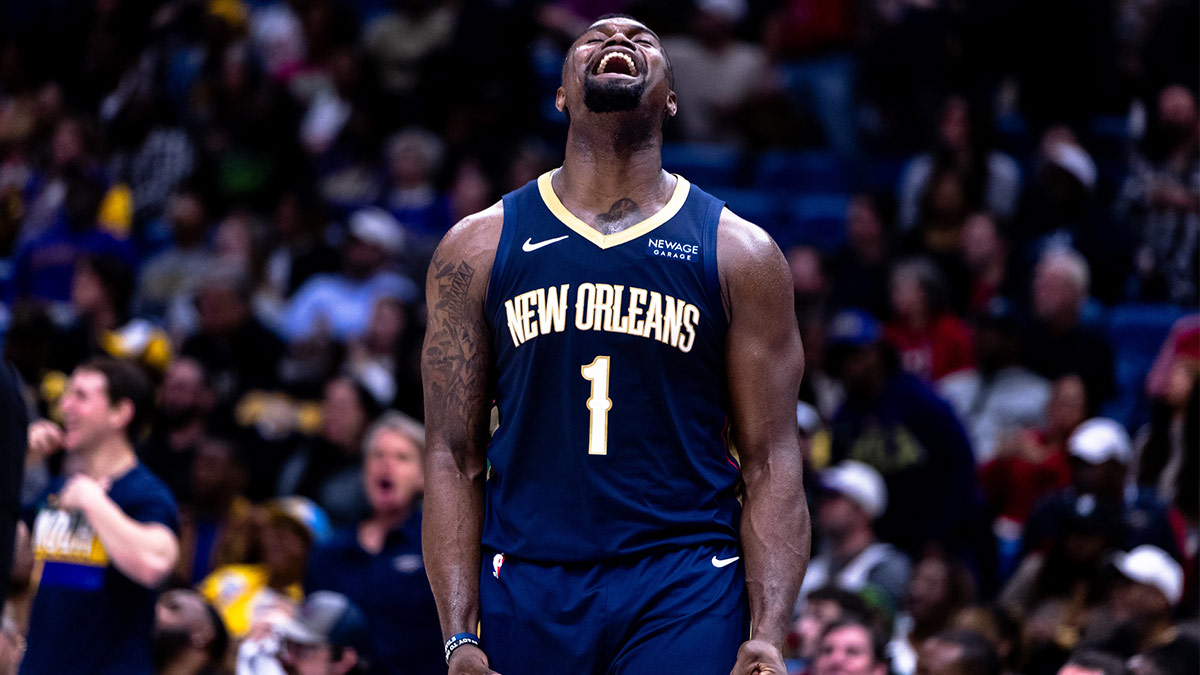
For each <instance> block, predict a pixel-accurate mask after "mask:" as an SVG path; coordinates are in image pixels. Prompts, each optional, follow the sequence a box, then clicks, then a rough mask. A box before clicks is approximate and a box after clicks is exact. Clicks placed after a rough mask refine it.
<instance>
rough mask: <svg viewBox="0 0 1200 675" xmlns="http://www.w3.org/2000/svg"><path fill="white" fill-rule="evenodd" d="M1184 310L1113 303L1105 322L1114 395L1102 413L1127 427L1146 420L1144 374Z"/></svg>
mask: <svg viewBox="0 0 1200 675" xmlns="http://www.w3.org/2000/svg"><path fill="white" fill-rule="evenodd" d="M1187 313H1188V312H1187V310H1185V309H1183V308H1180V307H1177V306H1175V305H1117V306H1116V307H1113V308H1112V309H1111V310H1109V312H1108V316H1107V321H1106V324H1107V333H1108V339H1109V341H1110V342H1111V343H1112V348H1113V356H1114V363H1113V369H1114V371H1115V375H1116V381H1117V396H1116V398H1115V400H1113V401H1112V402H1110V403H1109V404H1108V405H1106V406H1105V408H1104V411H1103V412H1104V414H1106V415H1108V416H1109V417H1112V418H1113V419H1116V420H1118V421H1120V422H1122V423H1124V424H1125V425H1127V426H1128V427H1130V429H1131V430H1136V428H1137V427H1138V426H1140V425H1141V424H1142V423H1144V422H1145V421H1146V420H1147V419H1148V412H1149V411H1148V406H1147V402H1146V400H1145V396H1144V395H1143V391H1144V390H1145V382H1146V374H1147V373H1148V372H1150V366H1152V365H1153V364H1154V358H1155V357H1156V356H1157V355H1158V351H1159V349H1160V348H1161V347H1162V344H1163V341H1164V340H1166V339H1167V335H1169V334H1170V332H1171V326H1173V325H1174V324H1175V322H1176V321H1178V320H1179V319H1180V318H1181V317H1183V316H1184V315H1186V314H1187Z"/></svg>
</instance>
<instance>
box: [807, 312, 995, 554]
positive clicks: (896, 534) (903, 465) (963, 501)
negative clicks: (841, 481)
mask: <svg viewBox="0 0 1200 675" xmlns="http://www.w3.org/2000/svg"><path fill="white" fill-rule="evenodd" d="M882 338H883V335H882V329H881V327H880V325H879V323H878V322H877V321H876V320H875V319H874V318H872V317H871V316H870V315H868V314H866V313H864V312H852V311H846V312H841V313H839V314H837V315H836V316H834V318H833V320H832V322H831V324H830V329H829V334H828V343H829V344H828V349H829V359H828V360H829V370H830V372H831V373H832V374H834V375H835V376H836V377H838V379H840V380H842V382H843V383H844V384H845V386H846V394H847V398H846V402H845V403H844V404H843V405H842V407H841V409H839V410H838V412H837V414H836V415H835V416H834V419H833V425H832V426H833V453H832V457H833V460H834V461H835V462H838V461H841V460H843V459H854V460H857V461H860V462H862V463H864V464H867V465H869V466H871V467H873V468H874V469H875V470H876V471H878V472H879V473H880V474H882V475H883V478H884V482H885V483H886V485H887V491H888V504H889V506H888V509H887V510H886V511H885V512H884V514H883V516H881V517H880V518H879V520H878V521H877V522H876V525H875V528H876V533H877V534H878V535H879V538H880V539H882V540H883V541H887V542H890V543H892V544H895V545H896V546H897V547H899V548H900V549H901V550H904V551H905V552H907V553H910V554H912V553H914V552H916V551H918V550H919V549H920V547H921V545H922V544H924V543H926V542H930V541H953V542H954V543H955V545H958V546H969V544H968V543H967V542H968V540H967V539H966V538H964V537H962V536H959V535H956V534H955V533H960V532H962V529H963V528H964V527H966V526H967V523H969V522H971V519H972V518H975V517H976V516H977V512H978V503H977V495H976V493H975V489H974V480H973V478H972V477H973V475H974V465H973V462H972V458H971V447H970V444H969V443H968V441H967V437H966V433H965V432H964V431H963V428H962V426H961V425H960V424H959V422H958V420H957V419H956V418H955V416H954V412H953V411H952V410H951V409H950V406H949V405H948V404H946V403H945V402H944V401H942V400H941V399H940V398H938V397H937V395H936V394H934V393H933V391H932V390H930V389H929V387H928V386H926V385H925V384H923V383H922V382H920V381H919V380H918V379H917V378H916V377H914V376H912V375H910V374H908V373H905V372H902V371H900V369H899V368H898V365H897V364H896V363H895V357H894V356H889V352H890V350H889V349H888V348H887V347H886V346H885V345H884V344H883V342H882Z"/></svg>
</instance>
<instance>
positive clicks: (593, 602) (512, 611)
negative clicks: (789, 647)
mask: <svg viewBox="0 0 1200 675" xmlns="http://www.w3.org/2000/svg"><path fill="white" fill-rule="evenodd" d="M738 555H739V554H738V551H737V549H735V548H733V547H729V548H725V549H722V548H692V549H684V550H680V551H670V552H667V553H658V554H653V555H649V556H645V557H641V558H635V559H632V560H624V561H617V562H607V563H601V564H594V565H592V564H589V565H569V566H563V565H545V564H541V563H534V562H529V561H524V560H518V559H515V558H511V557H509V558H505V559H503V561H500V560H499V559H498V558H497V557H496V556H495V554H493V553H490V552H486V551H485V556H484V560H483V570H482V573H481V577H480V584H479V601H480V615H481V619H480V639H481V641H482V643H483V649H484V651H485V652H486V653H487V655H488V659H489V661H490V662H491V666H492V668H493V669H494V670H496V671H497V672H499V673H500V674H501V675H525V674H534V673H536V674H541V673H571V674H572V675H588V674H591V675H641V674H643V673H656V674H661V673H681V672H687V673H689V675H707V674H710V673H711V675H728V673H729V671H730V670H731V669H732V668H733V664H734V661H736V660H737V651H738V647H739V646H741V644H742V642H743V641H745V640H746V638H747V636H748V634H749V626H750V609H749V605H748V604H747V600H746V578H745V570H744V569H743V567H742V561H741V559H740V558H737V559H734V558H736V557H737V556H738ZM498 562H499V563H500V564H497V563H498Z"/></svg>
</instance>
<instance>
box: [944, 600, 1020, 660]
mask: <svg viewBox="0 0 1200 675" xmlns="http://www.w3.org/2000/svg"><path fill="white" fill-rule="evenodd" d="M951 628H953V629H959V630H968V631H973V632H975V633H978V634H979V635H981V636H983V637H984V638H985V639H986V640H987V641H988V642H990V643H992V647H993V648H994V649H995V650H996V656H997V657H998V658H999V659H1000V665H1001V668H1002V669H1003V672H1004V673H1005V675H1015V674H1016V673H1019V672H1021V667H1022V663H1023V653H1022V652H1023V644H1022V631H1021V622H1020V619H1019V617H1017V616H1015V615H1013V614H1012V613H1011V612H1008V611H1006V610H1005V609H1003V608H1002V607H1000V606H998V605H973V606H971V607H967V608H966V609H964V610H963V611H961V612H959V613H958V616H956V617H954V621H953V622H952V623H951Z"/></svg>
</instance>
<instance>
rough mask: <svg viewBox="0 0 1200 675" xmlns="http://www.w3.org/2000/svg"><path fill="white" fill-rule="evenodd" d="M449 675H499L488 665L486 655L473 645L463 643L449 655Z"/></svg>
mask: <svg viewBox="0 0 1200 675" xmlns="http://www.w3.org/2000/svg"><path fill="white" fill-rule="evenodd" d="M449 665H450V675H500V673H497V672H496V671H494V670H492V669H491V668H490V667H488V660H487V655H486V654H484V653H483V650H482V649H480V648H478V647H475V646H473V645H463V646H462V647H459V648H458V649H456V650H454V654H452V655H451V656H450V664H449Z"/></svg>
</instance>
